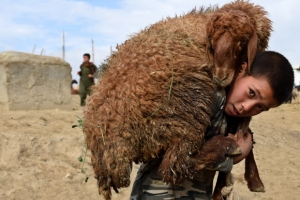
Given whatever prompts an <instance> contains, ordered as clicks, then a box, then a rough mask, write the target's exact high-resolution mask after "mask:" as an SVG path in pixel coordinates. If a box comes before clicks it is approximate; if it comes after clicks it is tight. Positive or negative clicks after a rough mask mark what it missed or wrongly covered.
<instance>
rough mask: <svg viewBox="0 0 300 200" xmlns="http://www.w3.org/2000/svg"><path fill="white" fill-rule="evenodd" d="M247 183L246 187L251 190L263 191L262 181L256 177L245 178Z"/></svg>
mask: <svg viewBox="0 0 300 200" xmlns="http://www.w3.org/2000/svg"><path fill="white" fill-rule="evenodd" d="M246 180H247V185H248V188H249V190H250V191H251V192H265V191H266V190H265V186H264V184H263V183H262V181H261V180H260V179H259V178H258V177H256V178H251V179H247V178H246Z"/></svg>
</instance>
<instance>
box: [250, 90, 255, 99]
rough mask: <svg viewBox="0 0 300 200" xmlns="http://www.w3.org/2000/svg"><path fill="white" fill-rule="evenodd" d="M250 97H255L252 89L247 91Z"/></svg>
mask: <svg viewBox="0 0 300 200" xmlns="http://www.w3.org/2000/svg"><path fill="white" fill-rule="evenodd" d="M249 94H250V97H255V92H254V91H253V90H252V89H249Z"/></svg>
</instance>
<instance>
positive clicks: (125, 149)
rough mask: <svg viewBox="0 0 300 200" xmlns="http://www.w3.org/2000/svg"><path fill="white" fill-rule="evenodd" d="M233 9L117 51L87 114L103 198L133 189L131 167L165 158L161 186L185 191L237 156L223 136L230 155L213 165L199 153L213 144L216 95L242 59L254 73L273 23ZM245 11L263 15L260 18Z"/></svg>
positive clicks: (170, 23)
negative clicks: (209, 131)
mask: <svg viewBox="0 0 300 200" xmlns="http://www.w3.org/2000/svg"><path fill="white" fill-rule="evenodd" d="M230 6H232V7H233V9H231V10H230V9H227V10H224V11H223V10H222V8H221V9H218V8H212V7H210V8H208V9H206V10H205V9H203V8H202V9H200V11H196V10H193V11H191V12H190V13H188V14H186V15H183V16H181V17H174V18H167V19H166V20H162V21H160V22H158V23H156V24H154V25H152V26H150V27H148V28H146V29H145V30H143V31H141V32H140V33H138V34H136V35H134V36H132V37H131V38H130V39H129V40H127V41H126V42H125V43H124V44H122V45H120V46H118V47H117V49H118V52H116V53H115V54H114V55H113V56H112V57H111V58H110V61H109V63H108V66H109V67H108V68H107V70H106V71H105V73H104V74H103V76H102V77H101V79H100V80H99V82H98V84H97V85H96V86H94V87H93V94H92V95H91V96H90V97H89V99H88V104H87V109H86V111H85V112H84V132H85V134H86V142H87V147H88V149H90V150H91V153H92V158H91V159H92V165H93V168H94V173H95V178H96V179H97V180H98V187H99V193H100V194H102V195H103V196H104V197H105V199H111V190H110V187H113V188H114V189H115V190H116V191H117V188H120V187H128V186H129V184H130V179H129V178H130V173H131V162H132V161H134V162H136V163H138V162H147V161H149V160H151V159H155V158H157V157H160V156H162V157H163V160H162V165H161V167H160V172H161V175H162V177H163V179H164V180H165V181H168V182H173V183H175V184H180V183H181V182H182V181H183V180H185V179H187V178H190V177H192V176H193V175H194V174H195V173H196V171H197V170H201V169H202V168H203V167H205V166H212V165H214V164H215V162H216V161H217V160H220V159H222V158H223V156H224V155H225V154H226V153H227V154H232V153H234V152H235V150H237V149H236V146H235V145H236V144H235V142H233V140H232V139H230V138H225V137H224V136H218V137H217V138H215V139H219V140H221V141H222V144H223V146H221V145H219V148H224V147H225V150H226V149H227V148H226V147H228V149H229V150H230V151H229V150H228V151H227V152H224V154H223V155H220V157H215V158H214V159H213V160H209V159H204V157H205V155H203V153H202V154H201V150H200V149H201V148H202V150H203V149H205V145H206V146H209V144H210V142H212V141H213V140H211V141H207V142H206V143H205V141H204V132H205V129H206V127H207V126H208V124H209V119H210V115H211V113H212V111H211V105H212V101H213V93H214V91H215V90H216V88H217V87H225V86H227V85H228V84H230V82H231V81H232V78H233V75H234V73H235V71H236V70H238V69H239V66H240V64H241V62H242V61H243V59H245V58H246V57H248V63H249V66H251V63H252V61H253V58H254V55H255V54H256V52H257V51H263V50H264V49H265V48H266V47H267V43H268V39H269V35H270V31H271V26H270V23H271V22H270V20H268V19H267V18H266V17H265V14H266V13H265V11H263V9H262V8H261V7H258V6H253V4H250V3H248V2H244V1H235V2H234V3H231V4H228V5H227V8H228V7H230ZM243 7H248V8H251V9H253V10H258V11H261V12H264V15H262V16H259V17H261V18H263V19H256V18H255V16H254V17H253V16H252V14H253V13H254V12H253V13H250V15H249V13H248V12H249V11H247V10H246V11H244V10H243ZM250 12H251V11H250ZM261 12H258V13H259V14H260V13H261ZM257 22H258V23H257ZM260 22H261V23H263V24H259V23H260ZM262 31H263V32H264V31H265V33H261V32H262ZM247 54H248V55H247ZM203 144H204V146H203ZM217 149H218V147H216V150H217ZM233 149H235V150H233ZM199 150H200V151H199ZM231 150H232V151H231ZM216 155H217V154H215V156H216ZM195 158H197V159H195ZM198 158H200V159H198Z"/></svg>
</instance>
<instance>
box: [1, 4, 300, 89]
mask: <svg viewBox="0 0 300 200" xmlns="http://www.w3.org/2000/svg"><path fill="white" fill-rule="evenodd" d="M230 1H231V0H210V1H208V0H85V1H84V0H13V1H12V0H1V7H0V30H1V31H0V52H2V51H20V52H27V53H32V52H33V49H34V46H35V49H34V52H33V53H35V54H41V51H42V49H43V51H44V54H45V55H48V56H57V57H62V31H63V30H64V32H65V49H66V57H65V60H66V61H67V62H68V63H70V65H71V67H72V76H73V78H74V79H77V80H78V78H79V77H78V76H77V71H79V66H80V64H81V63H82V55H83V54H84V53H91V52H92V45H91V40H92V39H93V40H94V48H95V56H94V62H95V64H96V65H97V66H99V65H100V63H101V62H102V61H103V60H104V59H105V58H107V57H108V56H109V55H110V46H112V48H113V50H114V49H115V47H116V45H117V44H121V43H123V42H124V41H125V40H126V39H128V38H129V36H130V35H132V34H134V33H137V32H139V31H140V30H141V29H143V28H145V27H146V26H149V25H150V24H153V23H155V22H157V21H159V20H161V19H163V18H165V17H172V16H175V14H177V15H181V14H184V13H187V12H188V11H190V10H192V9H193V8H195V7H196V8H199V7H201V6H205V7H208V6H210V5H216V4H218V5H219V6H222V5H224V4H226V3H229V2H230ZM250 2H251V3H254V4H258V5H261V6H263V7H264V8H265V10H266V11H268V13H269V15H268V17H269V18H270V19H271V20H272V21H273V30H274V31H273V32H272V35H271V38H270V42H269V50H273V51H278V52H280V53H282V54H283V55H285V56H286V57H287V58H288V60H289V61H290V62H291V64H292V65H293V66H295V67H296V66H299V65H300V49H299V47H300V36H299V35H300V22H299V21H300V12H299V10H300V1H299V0H276V1H274V0H252V1H250ZM296 78H297V83H298V82H299V81H300V75H299V77H296ZM298 79H299V80H298Z"/></svg>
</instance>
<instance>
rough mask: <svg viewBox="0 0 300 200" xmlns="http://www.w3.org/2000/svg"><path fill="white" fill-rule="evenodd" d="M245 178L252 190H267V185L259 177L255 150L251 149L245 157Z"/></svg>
mask: <svg viewBox="0 0 300 200" xmlns="http://www.w3.org/2000/svg"><path fill="white" fill-rule="evenodd" d="M245 179H246V181H247V185H248V188H249V190H250V191H252V192H265V186H264V184H263V182H262V181H261V179H260V177H259V173H258V169H257V166H256V163H255V159H254V154H253V150H251V151H250V153H249V154H248V156H247V157H246V159H245Z"/></svg>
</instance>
